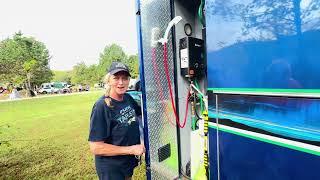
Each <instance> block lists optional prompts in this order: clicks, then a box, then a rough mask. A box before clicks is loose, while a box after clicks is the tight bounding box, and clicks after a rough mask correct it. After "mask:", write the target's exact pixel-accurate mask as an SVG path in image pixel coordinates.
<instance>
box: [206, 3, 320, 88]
mask: <svg viewBox="0 0 320 180" xmlns="http://www.w3.org/2000/svg"><path fill="white" fill-rule="evenodd" d="M311 7H312V8H311ZM319 7H320V1H318V0H313V1H307V0H257V1H238V0H230V1H227V2H226V1H222V0H215V1H214V0H207V1H206V26H207V35H206V37H207V40H206V42H207V60H208V87H209V88H276V89H319V88H320V76H319V75H318V72H319V71H320V61H319V60H320V21H319V19H320V9H319Z"/></svg>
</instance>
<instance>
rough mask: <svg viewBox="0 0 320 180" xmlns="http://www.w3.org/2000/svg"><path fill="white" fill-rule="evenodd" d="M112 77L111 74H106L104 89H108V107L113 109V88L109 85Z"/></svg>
mask: <svg viewBox="0 0 320 180" xmlns="http://www.w3.org/2000/svg"><path fill="white" fill-rule="evenodd" d="M110 77H111V74H110V73H108V74H106V76H105V77H104V87H105V89H106V91H105V99H104V102H106V104H107V106H109V107H112V105H111V97H110V91H111V87H110V85H109V81H110Z"/></svg>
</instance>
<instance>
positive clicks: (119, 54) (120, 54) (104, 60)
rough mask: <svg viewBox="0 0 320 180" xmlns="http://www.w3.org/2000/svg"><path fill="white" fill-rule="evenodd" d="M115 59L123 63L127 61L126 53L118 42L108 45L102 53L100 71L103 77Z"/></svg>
mask: <svg viewBox="0 0 320 180" xmlns="http://www.w3.org/2000/svg"><path fill="white" fill-rule="evenodd" d="M113 61H120V62H123V63H125V61H126V54H125V53H124V51H123V49H122V48H121V47H120V46H119V45H117V44H111V45H110V46H106V47H105V48H104V50H103V52H102V53H101V54H100V59H99V65H98V73H99V76H100V77H101V78H102V77H103V76H104V75H105V74H106V70H107V69H108V68H109V67H110V65H111V63H112V62H113Z"/></svg>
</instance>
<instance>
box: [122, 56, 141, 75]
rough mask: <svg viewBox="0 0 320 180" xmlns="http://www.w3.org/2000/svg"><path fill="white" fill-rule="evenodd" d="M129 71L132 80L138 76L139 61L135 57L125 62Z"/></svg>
mask: <svg viewBox="0 0 320 180" xmlns="http://www.w3.org/2000/svg"><path fill="white" fill-rule="evenodd" d="M125 63H126V64H127V65H128V66H129V69H130V72H131V76H132V78H136V77H138V75H139V61H138V56H137V55H131V56H129V58H128V59H127V61H126V62H125Z"/></svg>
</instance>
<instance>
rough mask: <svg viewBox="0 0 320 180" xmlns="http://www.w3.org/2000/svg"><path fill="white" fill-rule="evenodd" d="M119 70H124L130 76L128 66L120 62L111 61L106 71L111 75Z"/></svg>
mask: <svg viewBox="0 0 320 180" xmlns="http://www.w3.org/2000/svg"><path fill="white" fill-rule="evenodd" d="M120 71H124V72H126V73H128V75H129V76H130V77H131V75H130V72H129V68H128V66H126V65H125V64H123V63H121V62H112V64H111V66H110V68H109V70H108V73H109V74H111V75H115V74H116V73H118V72H120Z"/></svg>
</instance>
